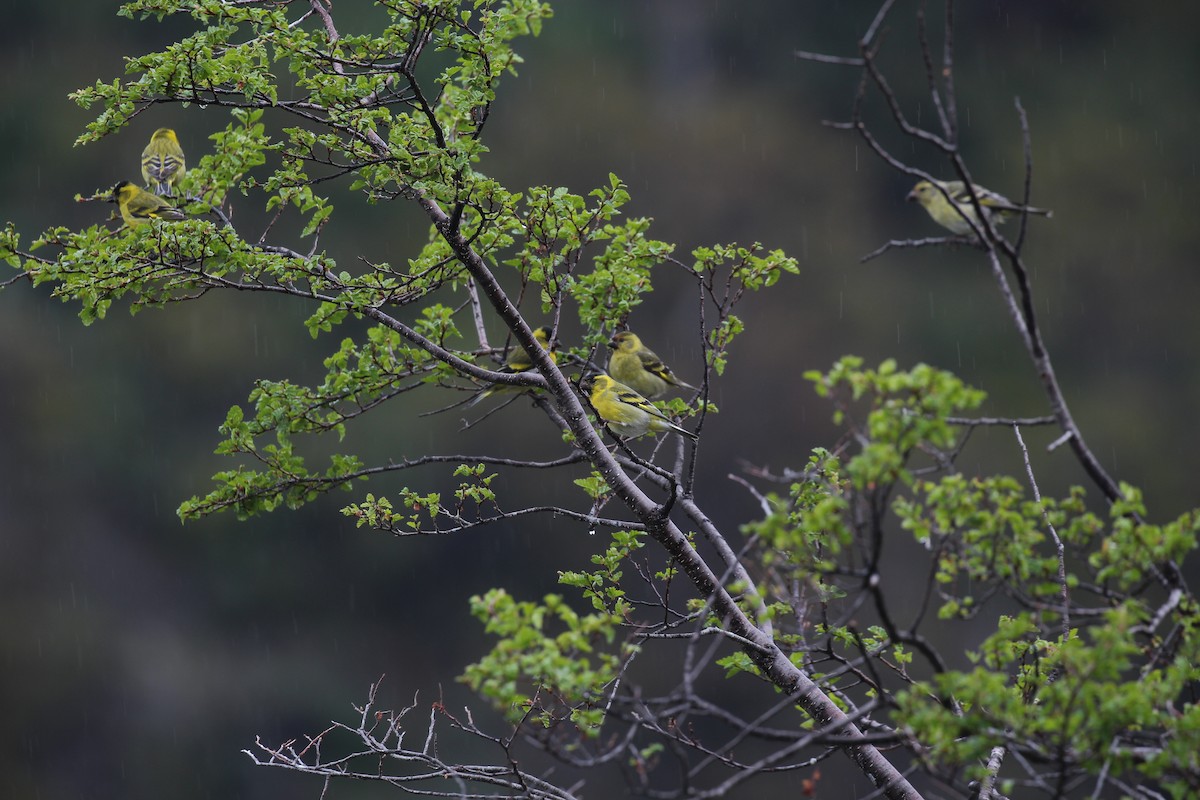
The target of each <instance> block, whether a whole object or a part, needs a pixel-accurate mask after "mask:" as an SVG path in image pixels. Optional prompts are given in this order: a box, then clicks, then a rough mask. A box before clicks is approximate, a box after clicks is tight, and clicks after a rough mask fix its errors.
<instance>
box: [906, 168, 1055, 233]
mask: <svg viewBox="0 0 1200 800" xmlns="http://www.w3.org/2000/svg"><path fill="white" fill-rule="evenodd" d="M938 187H941V188H940V189H939V188H938ZM942 190H944V193H943V191H942ZM975 196H976V197H977V198H978V199H979V206H980V208H982V209H983V212H984V214H986V215H987V218H988V219H989V220H990V221H991V223H992V224H993V225H999V224H1000V223H1001V222H1004V221H1005V220H1006V219H1008V218H1009V217H1013V216H1016V215H1017V214H1020V213H1022V212H1025V213H1029V214H1037V215H1038V216H1042V217H1051V216H1054V212H1052V211H1050V210H1049V209H1046V208H1034V207H1032V206H1022V205H1020V204H1018V203H1014V202H1012V201H1011V200H1009V199H1008V198H1006V197H1004V196H1002V195H999V194H996V193H995V192H993V191H990V190H988V189H985V188H983V187H982V186H978V185H977V186H975ZM906 199H907V200H908V201H909V202H913V201H916V202H918V203H920V204H921V206H922V207H923V208H924V209H925V210H926V211H928V212H929V216H931V217H933V221H934V222H936V223H937V224H939V225H941V226H942V227H943V228H948V229H950V230H951V231H953V232H954V233H956V234H958V235H959V236H973V235H974V231H973V230H972V228H971V222H973V223H975V224H976V226H978V224H979V216H978V215H977V214H976V213H975V206H974V205H972V203H971V194H970V193H969V192H968V191H967V187H966V184H964V183H963V182H962V181H945V182H942V181H937V182H936V183H931V182H929V181H921V182H919V183H918V184H917V185H916V186H914V187H913V188H912V191H911V192H909V193H908V197H907V198H906ZM967 220H970V221H971V222H968V221H967Z"/></svg>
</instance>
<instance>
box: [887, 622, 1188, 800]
mask: <svg viewBox="0 0 1200 800" xmlns="http://www.w3.org/2000/svg"><path fill="white" fill-rule="evenodd" d="M1174 616H1175V619H1176V624H1180V625H1182V626H1183V627H1182V628H1181V631H1182V630H1186V631H1187V634H1186V635H1184V636H1182V637H1181V639H1180V647H1179V649H1178V651H1177V652H1176V653H1175V654H1174V656H1173V657H1169V658H1166V659H1164V660H1162V661H1158V662H1154V663H1149V664H1147V663H1143V659H1142V655H1143V650H1144V648H1143V645H1142V644H1140V643H1139V642H1138V634H1137V630H1138V628H1139V627H1142V626H1143V623H1144V622H1145V615H1144V610H1142V609H1140V608H1137V607H1136V605H1135V604H1130V603H1123V604H1121V605H1118V606H1115V607H1113V608H1110V609H1108V610H1107V611H1106V612H1105V613H1104V619H1103V622H1102V624H1099V625H1094V626H1092V627H1090V628H1088V629H1087V630H1086V631H1085V632H1084V633H1083V634H1082V635H1080V634H1078V633H1076V632H1074V631H1073V632H1072V633H1071V635H1070V636H1068V637H1067V638H1065V639H1064V638H1063V637H1061V636H1059V637H1057V638H1052V639H1048V638H1046V637H1044V636H1043V635H1041V633H1040V631H1039V626H1038V624H1037V622H1036V621H1035V620H1034V619H1033V618H1032V616H1031V615H1029V614H1019V615H1017V616H1006V617H1002V618H1001V619H1000V621H999V624H998V625H997V629H996V632H995V633H993V634H992V635H991V636H990V637H988V639H987V640H986V641H985V642H984V643H983V645H982V647H981V648H980V650H979V651H978V652H977V653H976V654H975V659H976V660H977V661H979V662H980V664H979V666H977V667H975V668H974V669H971V670H968V671H957V670H955V671H948V672H945V673H943V674H940V675H938V676H937V677H936V678H935V679H934V680H932V681H929V682H923V683H921V684H918V685H917V686H914V687H913V688H912V689H911V690H908V691H904V692H902V693H900V694H899V696H898V697H897V698H896V701H897V703H898V706H899V716H900V719H901V721H902V724H903V725H904V726H905V727H906V728H907V729H908V730H910V731H911V733H912V735H913V736H915V737H916V738H917V739H918V740H920V741H921V742H922V746H923V747H926V748H928V752H929V754H930V757H931V758H932V759H933V760H934V761H936V762H939V763H950V764H968V765H972V764H975V765H982V764H983V763H985V762H986V760H987V755H988V752H989V751H990V750H991V749H992V748H993V747H995V746H999V745H1004V746H1008V747H1020V748H1021V749H1022V751H1023V753H1024V754H1025V756H1026V757H1031V758H1034V759H1038V760H1040V759H1046V760H1047V761H1050V762H1053V761H1055V760H1056V759H1058V758H1060V757H1062V756H1063V755H1064V754H1065V755H1068V756H1069V757H1070V759H1071V760H1072V761H1075V762H1078V763H1080V764H1081V765H1082V766H1083V767H1084V768H1085V769H1086V770H1087V771H1088V772H1090V773H1092V774H1099V773H1101V772H1102V771H1108V772H1111V773H1112V774H1113V775H1121V774H1124V773H1128V772H1136V773H1139V774H1141V775H1142V776H1144V778H1149V779H1152V780H1155V781H1160V782H1162V786H1163V787H1164V788H1169V790H1170V791H1171V796H1173V797H1177V798H1185V797H1191V796H1193V792H1194V788H1195V787H1194V786H1191V787H1189V785H1188V784H1187V782H1186V781H1185V780H1178V781H1177V780H1176V777H1177V776H1176V774H1175V765H1178V764H1191V765H1192V766H1191V768H1192V769H1193V770H1194V769H1195V766H1196V753H1198V752H1200V707H1198V706H1197V705H1196V704H1195V703H1190V702H1189V703H1186V704H1185V705H1184V706H1183V707H1182V708H1180V707H1179V706H1177V705H1176V704H1177V702H1178V701H1179V700H1180V699H1181V698H1183V697H1186V696H1187V693H1188V690H1189V687H1191V686H1194V685H1195V682H1196V681H1197V680H1198V679H1200V667H1198V666H1197V658H1198V657H1200V648H1197V645H1196V641H1195V634H1196V632H1197V631H1196V626H1197V623H1198V622H1200V617H1198V616H1197V609H1195V608H1194V607H1193V608H1188V609H1186V610H1183V609H1181V613H1179V614H1177V615H1174ZM1150 745H1153V746H1152V747H1151V746H1150ZM1160 748H1161V749H1160ZM969 769H970V770H971V771H972V772H974V773H975V774H976V775H977V776H981V775H982V767H981V766H973V767H969Z"/></svg>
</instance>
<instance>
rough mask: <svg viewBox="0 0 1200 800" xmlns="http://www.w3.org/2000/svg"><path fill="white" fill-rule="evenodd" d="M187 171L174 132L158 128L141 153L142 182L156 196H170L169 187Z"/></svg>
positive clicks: (177, 181)
mask: <svg viewBox="0 0 1200 800" xmlns="http://www.w3.org/2000/svg"><path fill="white" fill-rule="evenodd" d="M186 171H187V169H186V167H185V166H184V163H183V148H182V147H180V146H179V139H178V137H176V136H175V131H173V130H171V129H170V128H159V129H158V130H156V131H155V132H154V133H153V134H152V135H151V136H150V144H148V145H146V149H145V150H143V151H142V180H143V181H145V183H146V186H147V187H149V188H150V189H152V190H153V191H154V192H156V193H158V194H165V195H167V196H170V195H171V187H173V186H175V185H176V184H177V183H179V179H180V178H182V177H183V173H184V172H186Z"/></svg>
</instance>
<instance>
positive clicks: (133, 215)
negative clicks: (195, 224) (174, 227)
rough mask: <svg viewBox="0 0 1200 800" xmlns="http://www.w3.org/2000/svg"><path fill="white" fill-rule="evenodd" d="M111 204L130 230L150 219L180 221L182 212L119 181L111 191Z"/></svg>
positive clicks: (139, 189) (151, 195)
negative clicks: (119, 210)
mask: <svg viewBox="0 0 1200 800" xmlns="http://www.w3.org/2000/svg"><path fill="white" fill-rule="evenodd" d="M111 202H113V203H116V204H117V207H118V208H120V209H121V219H123V220H125V224H126V225H128V226H129V227H131V228H136V227H137V226H138V225H145V224H146V223H147V222H148V221H149V220H152V219H166V220H181V219H184V215H183V212H182V211H180V210H179V209H177V208H176V207H175V206H173V205H171V204H170V203H168V202H167V201H166V200H163V199H162V198H161V197H159V196H158V195H156V194H154V193H152V192H147V191H146V190H145V189H141V188H139V187H137V186H134V185H133V184H132V183H130V182H129V181H121V182H120V183H118V184H117V185H116V186H114V187H113V190H112V198H111Z"/></svg>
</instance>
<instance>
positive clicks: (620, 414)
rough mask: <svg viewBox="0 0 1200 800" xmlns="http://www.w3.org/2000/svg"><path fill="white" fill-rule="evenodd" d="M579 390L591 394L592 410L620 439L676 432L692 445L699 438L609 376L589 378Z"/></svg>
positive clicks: (585, 379) (585, 378) (581, 384)
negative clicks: (594, 410)
mask: <svg viewBox="0 0 1200 800" xmlns="http://www.w3.org/2000/svg"><path fill="white" fill-rule="evenodd" d="M579 388H581V389H583V391H585V392H587V393H588V399H589V400H591V402H592V408H594V409H596V413H597V414H599V415H600V419H602V420H604V421H605V422H607V423H608V427H609V428H611V429H612V431H613V433H615V434H617V435H618V436H624V437H627V438H636V437H638V436H642V435H644V434H647V433H659V432H660V431H675V432H676V433H678V434H680V435H682V436H686V437H688V438H689V439H691V440H692V441H696V439H697V438H698V437H697V436H696V434H694V433H692V432H691V431H689V430H687V429H686V428H681V427H679V426H678V425H676V424H675V423H674V422H672V421H671V420H670V419H669V418H668V417H667V415H666V414H664V413H663V412H661V411H659V410H658V408H657V407H656V406H655V405H654V404H653V403H651V402H650V401H649V400H647V399H646V398H644V397H642V396H641V395H640V394H638V393H637V392H635V391H634V390H633V389H630V388H629V387H628V386H626V385H625V384H623V383H619V382H617V381H614V380H613V379H612V378H610V377H609V376H607V375H604V374H602V373H600V374H595V375H587V376H585V377H584V379H583V380H582V381H580V382H579Z"/></svg>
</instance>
